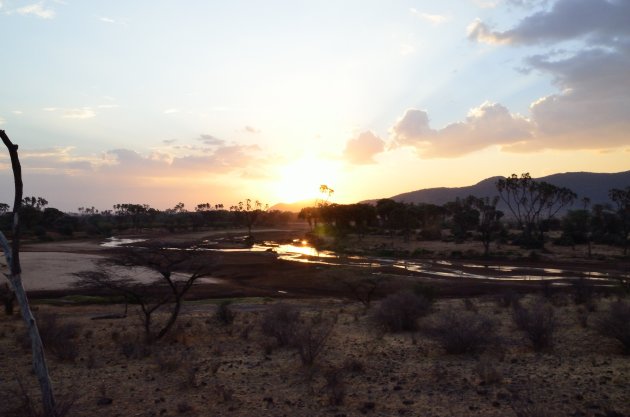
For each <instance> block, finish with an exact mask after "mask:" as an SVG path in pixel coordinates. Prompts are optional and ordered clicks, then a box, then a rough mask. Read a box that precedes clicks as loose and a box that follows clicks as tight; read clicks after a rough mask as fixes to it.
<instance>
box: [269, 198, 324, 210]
mask: <svg viewBox="0 0 630 417" xmlns="http://www.w3.org/2000/svg"><path fill="white" fill-rule="evenodd" d="M316 205H317V200H315V199H313V200H302V201H296V202H295V203H278V204H274V205H273V206H271V207H269V210H279V211H291V212H293V213H299V212H300V210H302V209H303V208H304V207H313V206H316Z"/></svg>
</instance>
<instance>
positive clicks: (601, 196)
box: [365, 171, 630, 214]
mask: <svg viewBox="0 0 630 417" xmlns="http://www.w3.org/2000/svg"><path fill="white" fill-rule="evenodd" d="M499 178H501V177H499V176H497V177H490V178H486V179H485V180H483V181H480V182H478V183H477V184H475V185H470V186H467V187H455V188H446V187H440V188H426V189H422V190H417V191H411V192H408V193H403V194H398V195H395V196H392V197H389V198H392V199H394V200H396V201H401V202H406V203H430V204H437V205H442V204H444V203H446V202H449V201H453V200H455V199H456V198H457V197H459V198H465V197H467V196H469V195H474V196H477V197H492V196H495V195H498V193H497V189H496V187H495V183H496V182H497V180H498V179H499ZM535 179H536V180H538V181H546V182H548V183H551V184H553V185H556V186H558V187H567V188H569V189H571V190H573V191H574V192H575V193H576V194H577V195H578V201H577V202H576V204H575V205H574V208H577V207H581V203H580V200H581V199H582V198H583V197H589V198H590V199H591V203H592V204H597V203H608V202H610V200H609V198H608V190H610V189H611V188H625V187H628V186H630V171H624V172H618V173H613V174H602V173H594V172H567V173H563V174H553V175H548V176H546V177H541V178H535ZM376 201H377V200H368V201H365V202H368V203H374V202H376ZM499 208H500V209H501V210H504V211H506V210H507V208H506V207H505V206H504V205H503V204H502V203H500V204H499ZM506 214H507V213H506Z"/></svg>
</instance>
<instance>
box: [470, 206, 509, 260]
mask: <svg viewBox="0 0 630 417" xmlns="http://www.w3.org/2000/svg"><path fill="white" fill-rule="evenodd" d="M467 200H468V201H469V202H470V204H471V205H472V206H473V207H475V208H476V209H477V211H478V212H479V223H478V224H477V231H479V238H480V240H481V243H482V244H483V255H484V256H488V254H489V253H490V243H491V242H492V241H493V240H494V238H495V236H496V234H497V232H499V231H500V230H501V217H503V212H502V211H501V210H497V203H498V202H499V197H496V196H495V197H494V198H490V197H485V198H478V197H474V196H470V197H468V198H467Z"/></svg>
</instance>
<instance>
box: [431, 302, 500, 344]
mask: <svg viewBox="0 0 630 417" xmlns="http://www.w3.org/2000/svg"><path fill="white" fill-rule="evenodd" d="M494 329H495V326H494V323H493V322H492V321H491V320H490V319H488V318H487V317H485V316H483V315H481V314H476V313H472V312H470V311H453V310H448V311H444V312H442V313H441V314H440V315H439V316H438V317H437V319H436V324H435V325H434V326H433V327H432V328H430V329H429V336H431V337H432V338H433V339H435V340H436V341H437V342H438V343H439V344H440V346H442V348H443V349H444V350H445V351H446V353H450V354H463V353H475V352H479V351H480V350H483V349H484V348H485V347H486V346H487V345H489V344H492V343H494V342H496V336H495V332H494Z"/></svg>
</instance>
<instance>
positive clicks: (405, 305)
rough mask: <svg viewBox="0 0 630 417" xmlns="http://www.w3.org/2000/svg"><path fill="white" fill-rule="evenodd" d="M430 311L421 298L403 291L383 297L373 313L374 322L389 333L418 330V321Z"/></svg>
mask: <svg viewBox="0 0 630 417" xmlns="http://www.w3.org/2000/svg"><path fill="white" fill-rule="evenodd" d="M430 310H431V302H430V301H429V300H427V299H426V298H425V297H423V296H419V295H416V294H414V293H412V292H408V291H403V292H399V293H396V294H391V295H388V296H387V297H385V299H383V301H381V304H380V305H379V307H378V309H377V310H376V311H375V313H374V321H375V322H376V323H377V324H378V325H379V326H382V327H383V328H384V329H385V330H387V331H389V332H403V331H414V330H418V319H419V318H420V317H423V316H426V315H427V314H428V313H429V311H430Z"/></svg>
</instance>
